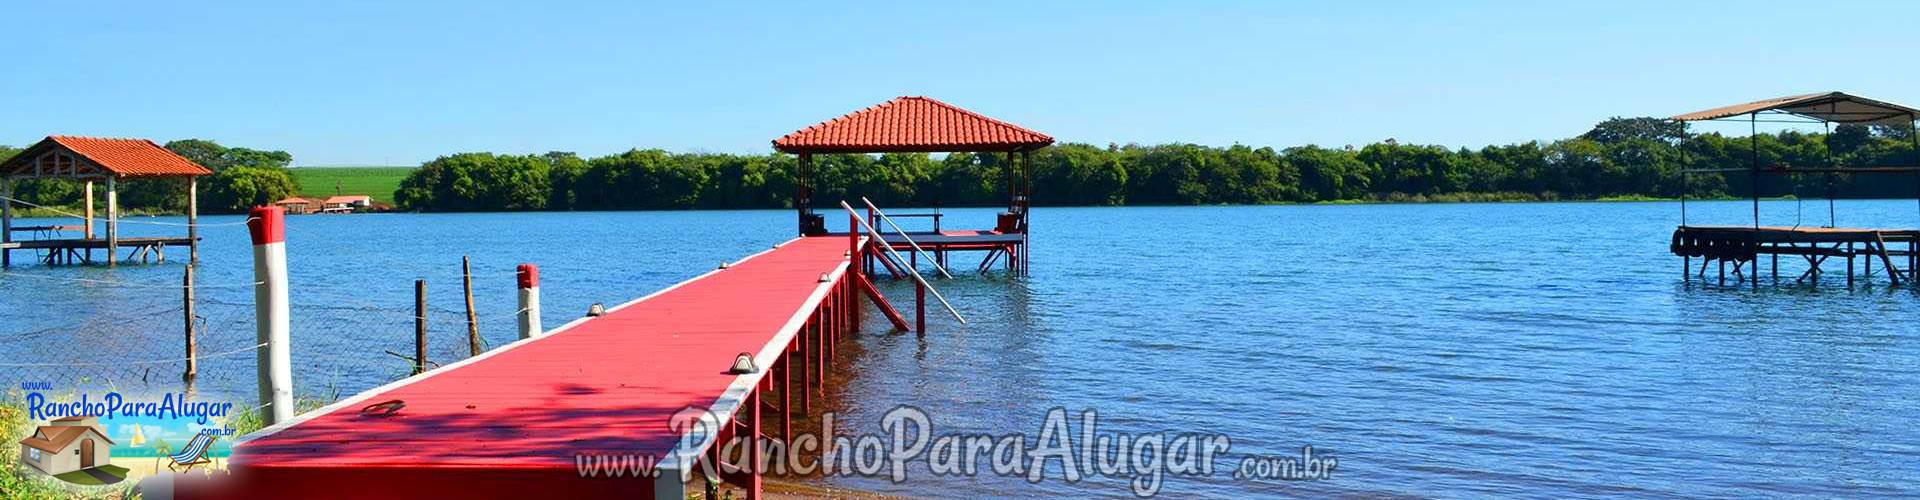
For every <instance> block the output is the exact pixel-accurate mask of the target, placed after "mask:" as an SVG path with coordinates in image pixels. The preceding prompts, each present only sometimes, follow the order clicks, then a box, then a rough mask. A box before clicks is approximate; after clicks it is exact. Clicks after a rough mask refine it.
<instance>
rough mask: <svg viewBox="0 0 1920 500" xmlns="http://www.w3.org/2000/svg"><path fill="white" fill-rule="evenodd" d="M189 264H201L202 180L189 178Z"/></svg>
mask: <svg viewBox="0 0 1920 500" xmlns="http://www.w3.org/2000/svg"><path fill="white" fill-rule="evenodd" d="M187 263H188V264H199V263H200V178H198V177H187Z"/></svg>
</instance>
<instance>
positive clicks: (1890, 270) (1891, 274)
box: [1867, 233, 1900, 286]
mask: <svg viewBox="0 0 1920 500" xmlns="http://www.w3.org/2000/svg"><path fill="white" fill-rule="evenodd" d="M1873 240H1874V242H1876V243H1879V248H1880V252H1879V253H1880V263H1881V264H1885V265H1886V266H1887V279H1888V280H1889V281H1890V282H1891V283H1892V284H1893V286H1900V272H1899V271H1897V270H1895V269H1894V267H1893V256H1892V255H1889V254H1888V253H1887V239H1886V238H1885V237H1882V236H1880V233H1873ZM1867 262H1869V263H1871V262H1873V258H1872V257H1871V256H1869V257H1868V258H1867Z"/></svg>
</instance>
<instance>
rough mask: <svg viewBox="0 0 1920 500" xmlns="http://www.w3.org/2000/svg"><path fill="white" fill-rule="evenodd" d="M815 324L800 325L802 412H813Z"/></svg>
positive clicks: (809, 322)
mask: <svg viewBox="0 0 1920 500" xmlns="http://www.w3.org/2000/svg"><path fill="white" fill-rule="evenodd" d="M813 331H814V325H813V322H811V321H808V322H805V323H801V324H800V411H802V412H806V413H811V412H813V387H814V385H813Z"/></svg>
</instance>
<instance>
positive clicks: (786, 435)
mask: <svg viewBox="0 0 1920 500" xmlns="http://www.w3.org/2000/svg"><path fill="white" fill-rule="evenodd" d="M778 366H779V367H780V442H781V443H783V444H785V445H786V447H788V448H791V447H792V446H793V349H792V346H788V349H787V350H786V352H783V353H781V354H780V364H779V365H778ZM787 456H793V454H791V453H789V454H787Z"/></svg>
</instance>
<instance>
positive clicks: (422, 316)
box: [413, 280, 427, 375]
mask: <svg viewBox="0 0 1920 500" xmlns="http://www.w3.org/2000/svg"><path fill="white" fill-rule="evenodd" d="M426 371H427V280H413V374H414V375H419V374H421V373H425V372H426Z"/></svg>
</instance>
